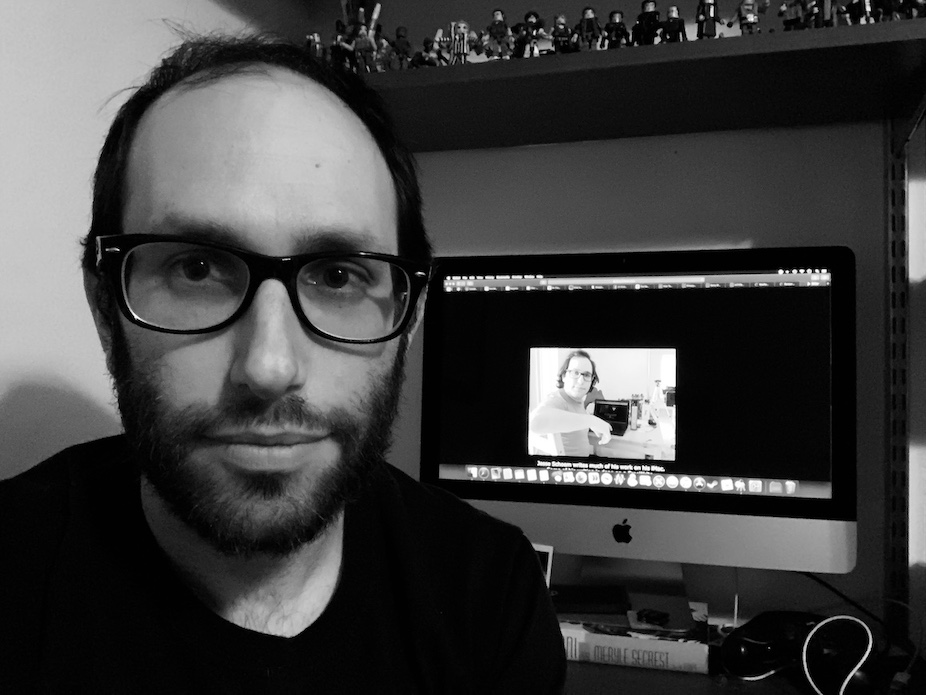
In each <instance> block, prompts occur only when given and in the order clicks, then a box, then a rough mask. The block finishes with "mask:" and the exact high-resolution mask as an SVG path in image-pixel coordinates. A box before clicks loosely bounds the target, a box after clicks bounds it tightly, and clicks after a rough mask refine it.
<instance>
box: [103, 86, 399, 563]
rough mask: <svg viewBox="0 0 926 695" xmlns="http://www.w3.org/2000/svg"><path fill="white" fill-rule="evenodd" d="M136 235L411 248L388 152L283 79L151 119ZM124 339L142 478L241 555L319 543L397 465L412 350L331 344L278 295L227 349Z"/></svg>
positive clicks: (217, 542)
mask: <svg viewBox="0 0 926 695" xmlns="http://www.w3.org/2000/svg"><path fill="white" fill-rule="evenodd" d="M124 229H125V232H126V233H127V234H139V233H152V234H173V235H185V236H192V237H199V238H208V239H213V240H218V241H223V242H225V243H229V244H232V245H235V246H239V247H242V248H245V249H248V250H251V251H255V252H258V253H263V254H267V255H276V256H284V255H290V254H296V253H308V252H313V251H322V250H332V249H342V250H348V251H350V250H365V251H378V252H382V253H393V254H394V253H396V251H397V245H398V240H397V230H396V200H395V192H394V188H393V184H392V179H391V176H390V174H389V170H388V168H387V165H386V163H385V161H384V159H383V158H382V156H381V154H380V153H379V150H378V149H377V147H376V144H375V143H374V141H373V139H372V136H370V134H369V133H368V131H367V130H366V129H365V127H364V126H363V125H362V124H361V122H360V121H359V120H358V119H357V117H356V116H354V114H353V113H352V112H350V110H349V109H348V108H347V107H346V106H345V105H344V104H343V103H341V102H340V101H339V100H338V99H337V98H336V97H334V96H333V95H332V94H330V93H329V92H328V91H327V90H325V89H324V88H322V87H320V86H318V85H316V84H314V83H312V82H310V81H309V80H307V79H305V78H302V77H300V76H297V75H295V74H293V73H290V72H289V71H284V70H280V69H275V68H274V69H271V70H270V74H269V76H268V75H265V74H241V75H237V76H233V77H225V78H222V79H220V80H219V81H217V82H213V83H209V84H207V85H203V86H199V87H194V88H192V89H189V90H182V91H180V90H176V89H175V90H173V91H171V92H168V94H166V95H165V96H164V97H162V98H161V99H160V100H159V101H158V102H157V103H156V104H155V105H154V106H153V107H152V108H151V110H150V111H149V112H148V113H147V114H146V115H145V117H144V118H143V119H142V121H141V123H140V125H139V129H138V132H137V135H136V138H135V141H134V143H133V145H132V149H131V152H130V157H129V164H128V171H127V175H126V205H125V212H124ZM120 322H121V323H120V325H119V326H117V327H116V330H115V331H114V333H113V356H112V357H113V360H112V362H113V363H114V366H115V369H114V372H115V374H114V377H115V381H116V387H117V394H118V397H119V406H120V410H121V411H122V414H123V420H124V422H125V426H126V431H127V433H128V434H129V436H130V439H133V440H134V443H135V445H136V447H137V448H139V449H140V450H141V452H143V453H142V454H141V455H140V456H139V458H140V465H141V466H142V474H143V476H144V477H145V478H147V480H148V481H149V482H150V483H151V484H152V486H153V488H154V489H155V490H156V492H157V494H158V495H159V496H160V497H161V498H162V499H163V501H164V502H165V503H166V505H167V507H168V508H169V509H170V510H171V511H172V512H173V513H174V514H175V515H176V516H178V517H179V518H180V519H182V520H183V521H185V522H186V523H187V524H189V525H190V526H191V527H193V528H194V529H195V530H196V531H197V532H198V533H199V534H200V535H201V536H202V537H204V538H205V539H206V540H208V541H209V542H211V543H212V544H213V545H214V546H215V547H217V548H219V549H220V550H222V551H223V552H226V553H229V554H235V553H241V554H250V553H254V552H269V553H273V554H284V553H286V552H289V551H291V550H293V549H295V548H297V547H299V546H300V545H301V544H303V543H305V542H307V541H310V540H312V538H314V537H315V536H316V535H317V533H318V532H320V531H321V530H323V529H324V528H325V527H326V526H327V524H328V523H330V521H331V520H332V519H333V518H335V517H336V516H337V514H338V512H339V511H340V509H341V508H342V506H343V502H344V498H345V496H348V495H350V494H352V492H355V491H356V489H357V487H358V486H359V484H361V483H362V479H363V478H364V477H365V476H366V474H367V473H368V471H369V469H370V468H371V467H372V466H375V465H377V463H378V460H379V456H380V455H381V454H383V453H384V449H385V447H386V446H387V442H388V431H389V427H390V424H391V420H392V417H393V416H394V411H395V401H396V397H397V392H398V389H399V386H400V383H401V361H402V360H401V357H402V354H401V350H402V349H403V347H404V341H400V340H392V341H389V342H386V343H377V344H373V345H359V346H358V345H346V344H342V343H335V342H331V341H328V340H325V339H323V338H319V337H316V336H315V335H314V334H312V333H309V332H308V331H307V330H306V329H305V328H304V327H303V326H302V325H301V324H300V322H299V320H298V319H297V317H296V315H295V313H294V311H293V308H292V305H291V304H290V300H289V297H288V295H287V292H286V289H285V288H284V286H283V285H282V284H281V283H280V282H279V281H277V280H268V281H265V282H264V283H263V284H262V285H261V286H260V288H259V289H258V291H257V294H256V296H255V297H254V301H253V304H252V305H251V306H250V308H249V309H248V311H247V313H246V314H245V315H244V316H242V317H241V318H240V319H239V320H238V321H237V322H236V323H235V324H233V325H232V326H230V327H228V328H226V329H224V330H221V331H218V332H216V333H208V334H203V335H192V336H178V335H168V334H163V333H156V332H153V331H150V330H147V329H144V328H141V327H138V326H135V325H134V324H129V323H128V322H126V321H125V320H124V319H122V318H121V317H120ZM149 452H150V453H149Z"/></svg>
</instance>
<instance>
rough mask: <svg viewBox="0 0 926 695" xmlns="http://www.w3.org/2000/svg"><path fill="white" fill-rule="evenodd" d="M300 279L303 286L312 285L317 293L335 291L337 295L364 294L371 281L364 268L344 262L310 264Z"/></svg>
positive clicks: (332, 261) (333, 261)
mask: <svg viewBox="0 0 926 695" xmlns="http://www.w3.org/2000/svg"><path fill="white" fill-rule="evenodd" d="M300 277H301V280H302V282H303V283H304V284H306V285H312V286H314V287H315V289H316V290H318V291H330V292H335V291H337V292H338V294H342V293H354V292H361V293H362V292H366V291H367V290H368V289H369V287H370V284H371V281H372V279H371V274H370V272H369V271H368V270H367V269H366V268H364V266H362V265H359V264H358V263H352V262H348V261H345V260H331V261H324V262H319V263H310V264H309V265H307V266H306V267H305V268H304V269H303V271H302V273H301V274H300Z"/></svg>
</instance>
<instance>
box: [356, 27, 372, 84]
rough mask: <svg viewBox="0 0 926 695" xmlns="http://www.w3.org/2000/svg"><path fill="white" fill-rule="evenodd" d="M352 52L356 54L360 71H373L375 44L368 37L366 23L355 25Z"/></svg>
mask: <svg viewBox="0 0 926 695" xmlns="http://www.w3.org/2000/svg"><path fill="white" fill-rule="evenodd" d="M354 53H355V54H356V56H357V69H358V70H359V71H360V72H375V70H376V68H375V58H376V45H375V44H374V43H373V39H371V38H370V34H369V30H368V29H367V25H366V24H360V25H359V26H358V27H357V35H356V37H355V38H354Z"/></svg>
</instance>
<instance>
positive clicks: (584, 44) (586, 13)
mask: <svg viewBox="0 0 926 695" xmlns="http://www.w3.org/2000/svg"><path fill="white" fill-rule="evenodd" d="M573 32H574V34H575V35H576V36H577V37H578V43H579V46H580V48H581V49H582V50H586V51H597V50H598V48H599V43H600V41H601V33H602V32H601V25H600V24H599V23H598V17H597V16H596V15H595V8H594V7H585V8H584V9H583V10H582V19H580V20H579V23H578V24H576V26H575V29H574V30H573Z"/></svg>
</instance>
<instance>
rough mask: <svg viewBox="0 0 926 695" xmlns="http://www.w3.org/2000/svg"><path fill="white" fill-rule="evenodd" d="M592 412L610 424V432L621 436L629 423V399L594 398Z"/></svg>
mask: <svg viewBox="0 0 926 695" xmlns="http://www.w3.org/2000/svg"><path fill="white" fill-rule="evenodd" d="M593 412H594V414H595V416H596V417H600V418H601V419H602V420H604V421H605V422H607V423H608V424H609V425H611V434H612V435H613V436H615V437H623V436H624V432H626V431H627V427H628V426H629V425H630V401H605V400H596V401H595V408H594V411H593Z"/></svg>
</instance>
